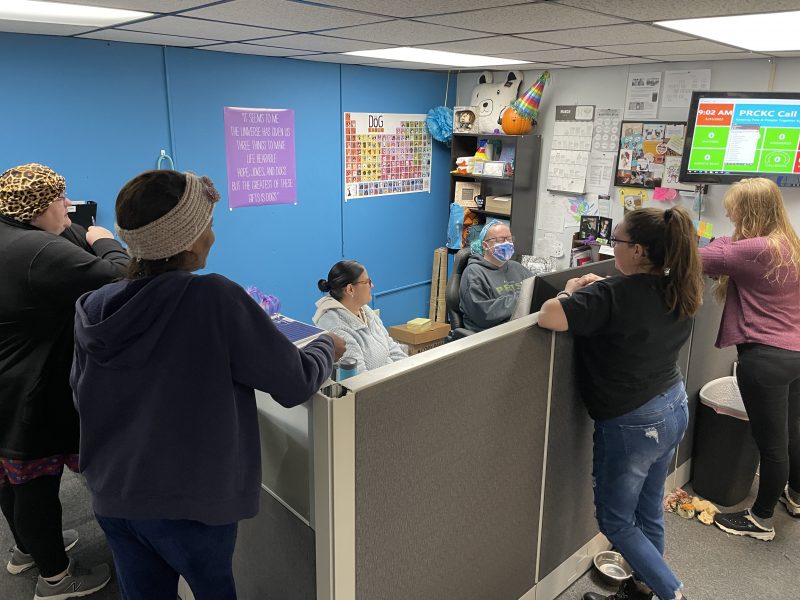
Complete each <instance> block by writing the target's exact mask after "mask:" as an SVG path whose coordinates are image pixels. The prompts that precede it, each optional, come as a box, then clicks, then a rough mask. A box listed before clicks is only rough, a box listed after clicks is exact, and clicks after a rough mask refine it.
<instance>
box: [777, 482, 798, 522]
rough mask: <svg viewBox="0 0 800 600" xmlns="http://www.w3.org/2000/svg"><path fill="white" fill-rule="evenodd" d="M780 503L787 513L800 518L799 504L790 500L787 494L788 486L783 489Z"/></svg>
mask: <svg viewBox="0 0 800 600" xmlns="http://www.w3.org/2000/svg"><path fill="white" fill-rule="evenodd" d="M780 500H781V504H783V505H784V506H785V507H786V510H787V511H788V512H789V514H790V515H791V516H793V517H795V518H800V504H798V503H797V502H795V501H794V500H792V498H791V496H789V487H788V486H787V487H786V489H785V490H783V494H782V495H781V498H780Z"/></svg>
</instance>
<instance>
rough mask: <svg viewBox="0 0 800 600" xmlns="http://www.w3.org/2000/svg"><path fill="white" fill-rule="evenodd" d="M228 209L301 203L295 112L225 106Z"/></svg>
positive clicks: (283, 109)
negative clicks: (295, 138) (298, 195)
mask: <svg viewBox="0 0 800 600" xmlns="http://www.w3.org/2000/svg"><path fill="white" fill-rule="evenodd" d="M224 126H225V158H226V162H227V167H228V208H239V207H242V206H263V205H265V204H297V186H296V184H297V176H296V162H295V147H294V111H293V110H291V109H285V108H282V109H276V108H237V107H231V106H226V107H225V108H224Z"/></svg>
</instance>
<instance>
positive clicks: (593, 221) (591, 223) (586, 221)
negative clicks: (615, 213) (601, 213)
mask: <svg viewBox="0 0 800 600" xmlns="http://www.w3.org/2000/svg"><path fill="white" fill-rule="evenodd" d="M599 228H600V217H596V216H591V215H581V222H580V227H579V229H578V232H579V233H578V237H579V238H580V239H582V240H586V239H588V238H590V237H591V238H594V239H597V232H598V231H599Z"/></svg>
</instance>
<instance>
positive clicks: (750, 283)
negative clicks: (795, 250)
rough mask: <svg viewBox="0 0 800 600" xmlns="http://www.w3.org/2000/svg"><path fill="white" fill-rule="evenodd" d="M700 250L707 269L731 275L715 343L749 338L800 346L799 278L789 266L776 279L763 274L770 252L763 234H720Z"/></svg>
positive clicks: (729, 343) (787, 346)
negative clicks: (742, 237) (747, 236)
mask: <svg viewBox="0 0 800 600" xmlns="http://www.w3.org/2000/svg"><path fill="white" fill-rule="evenodd" d="M700 256H701V257H702V259H703V271H704V272H705V274H706V275H710V276H711V277H716V276H719V275H728V276H729V277H730V280H729V282H728V293H727V297H726V298H725V308H724V309H723V311H722V321H721V323H720V326H719V334H718V335H717V343H716V345H717V347H718V348H724V347H726V346H732V345H734V344H744V343H748V342H753V343H758V344H766V345H768V346H775V347H777V348H784V349H786V350H797V351H800V282H798V280H797V277H796V276H795V275H794V274H792V273H791V272H790V271H789V270H788V269H786V270H783V272H779V273H778V276H779V280H778V281H775V279H774V277H770V278H769V279H767V278H766V274H767V272H768V271H769V264H770V260H771V257H772V255H771V253H770V251H769V248H768V246H767V238H764V237H758V238H751V239H747V240H738V241H733V240H731V238H730V237H718V238H716V239H715V240H714V241H713V242H711V243H710V244H709V245H708V246H706V247H705V248H701V249H700ZM787 275H788V277H787ZM784 278H785V281H783V280H784Z"/></svg>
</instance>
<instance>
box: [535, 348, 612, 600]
mask: <svg viewBox="0 0 800 600" xmlns="http://www.w3.org/2000/svg"><path fill="white" fill-rule="evenodd" d="M573 353H574V343H573V338H572V336H571V335H556V336H555V351H554V354H553V364H554V365H558V367H557V368H555V369H554V375H555V376H554V377H553V391H552V399H553V400H552V402H551V406H550V429H549V435H548V441H547V473H546V475H547V476H546V478H545V485H544V495H543V498H544V510H543V512H542V541H541V545H542V548H546V549H547V551H546V552H542V553H541V555H540V559H539V564H538V580H544V579H546V578H547V576H548V575H550V574H551V573H553V572H554V571H555V570H556V569H557V568H558V567H559V566H560V565H562V564H563V563H565V562H566V561H568V560H569V559H570V557H572V556H573V555H575V553H577V552H579V551H580V550H581V548H583V547H584V546H585V545H586V544H587V542H589V541H590V540H592V539H593V538H594V537H595V536H597V535H598V531H597V521H595V518H594V494H593V491H592V478H591V474H592V433H593V431H594V424H593V421H592V420H591V419H590V418H589V414H588V413H587V412H586V408H585V407H584V405H583V402H582V401H581V398H580V395H579V393H578V388H577V385H576V379H575V375H577V374H575V373H570V372H569V369H574V361H573ZM600 543H601V545H602V544H604V541H601V542H600ZM568 568H570V575H569V576H570V577H571V576H573V575H574V574H576V573H577V574H580V573H582V572H583V569H573V568H572V567H571V566H570V567H568ZM558 579H559V580H560V578H558ZM560 591H561V590H557V591H556V593H558V592H560ZM538 597H539V594H537V598H538Z"/></svg>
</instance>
